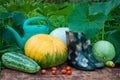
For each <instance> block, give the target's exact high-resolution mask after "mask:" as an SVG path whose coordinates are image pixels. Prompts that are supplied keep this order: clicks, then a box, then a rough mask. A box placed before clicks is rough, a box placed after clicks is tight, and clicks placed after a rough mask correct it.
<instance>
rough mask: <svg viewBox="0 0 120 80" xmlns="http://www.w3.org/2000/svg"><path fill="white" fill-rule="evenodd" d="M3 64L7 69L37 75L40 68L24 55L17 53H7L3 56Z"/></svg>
mask: <svg viewBox="0 0 120 80" xmlns="http://www.w3.org/2000/svg"><path fill="white" fill-rule="evenodd" d="M1 59H2V63H3V65H4V66H5V67H7V68H10V69H14V70H19V71H23V72H27V73H36V72H38V71H39V70H40V69H41V68H40V66H39V65H38V64H37V63H36V62H35V61H33V60H32V59H30V58H28V57H27V56H25V55H24V54H20V53H16V52H6V53H4V54H3V55H2V58H1Z"/></svg>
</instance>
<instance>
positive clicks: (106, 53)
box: [92, 40, 115, 62]
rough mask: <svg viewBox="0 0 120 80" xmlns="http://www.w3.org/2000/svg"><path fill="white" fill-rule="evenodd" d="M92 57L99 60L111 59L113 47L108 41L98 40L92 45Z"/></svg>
mask: <svg viewBox="0 0 120 80" xmlns="http://www.w3.org/2000/svg"><path fill="white" fill-rule="evenodd" d="M92 52H93V55H94V57H95V58H96V59H97V60H98V61H100V62H106V61H111V60H112V59H113V58H114V57H115V47H114V46H113V44H112V43H110V42H109V41H104V40H101V41H98V42H96V43H95V44H94V45H93V47H92Z"/></svg>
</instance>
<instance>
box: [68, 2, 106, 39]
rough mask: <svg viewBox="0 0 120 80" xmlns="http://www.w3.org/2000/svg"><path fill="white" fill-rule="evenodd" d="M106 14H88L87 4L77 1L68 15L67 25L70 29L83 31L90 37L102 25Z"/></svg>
mask: <svg viewBox="0 0 120 80" xmlns="http://www.w3.org/2000/svg"><path fill="white" fill-rule="evenodd" d="M105 20H106V16H105V15H104V14H102V13H97V14H94V15H93V14H92V15H89V5H88V4H87V3H79V4H77V5H75V7H74V9H73V10H72V12H70V14H69V15H68V25H69V28H70V30H71V31H77V32H83V33H85V34H86V36H87V37H88V38H92V37H93V36H95V35H96V33H97V32H98V31H99V30H100V29H101V28H102V27H103V25H104V22H105Z"/></svg>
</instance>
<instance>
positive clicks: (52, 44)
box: [24, 34, 68, 68]
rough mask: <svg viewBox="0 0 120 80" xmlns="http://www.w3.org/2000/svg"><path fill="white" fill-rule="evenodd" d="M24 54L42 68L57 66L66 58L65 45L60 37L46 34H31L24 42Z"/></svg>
mask: <svg viewBox="0 0 120 80" xmlns="http://www.w3.org/2000/svg"><path fill="white" fill-rule="evenodd" d="M24 50H25V55H26V56H28V57H30V58H31V59H33V60H35V61H36V62H37V63H38V64H39V65H40V66H41V67H42V68H48V67H52V66H57V65H59V64H62V63H64V62H65V61H66V60H67V55H68V53H67V52H68V51H67V46H66V45H65V43H64V42H63V41H61V40H60V39H58V38H56V37H54V36H51V35H48V34H38V35H34V36H32V37H31V38H30V39H28V41H27V42H26V44H25V47H24Z"/></svg>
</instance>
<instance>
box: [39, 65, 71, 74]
mask: <svg viewBox="0 0 120 80" xmlns="http://www.w3.org/2000/svg"><path fill="white" fill-rule="evenodd" d="M40 72H41V74H42V75H45V74H46V73H47V70H46V69H42V70H41V71H40ZM60 73H61V74H67V75H71V74H72V69H71V67H70V66H66V67H65V68H63V69H61V70H60ZM51 74H52V75H56V74H57V67H52V68H51Z"/></svg>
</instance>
